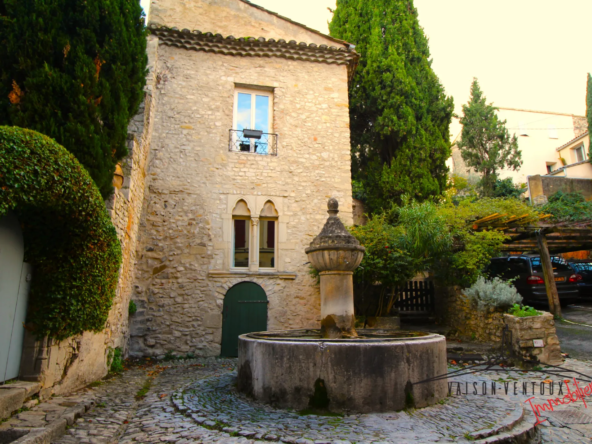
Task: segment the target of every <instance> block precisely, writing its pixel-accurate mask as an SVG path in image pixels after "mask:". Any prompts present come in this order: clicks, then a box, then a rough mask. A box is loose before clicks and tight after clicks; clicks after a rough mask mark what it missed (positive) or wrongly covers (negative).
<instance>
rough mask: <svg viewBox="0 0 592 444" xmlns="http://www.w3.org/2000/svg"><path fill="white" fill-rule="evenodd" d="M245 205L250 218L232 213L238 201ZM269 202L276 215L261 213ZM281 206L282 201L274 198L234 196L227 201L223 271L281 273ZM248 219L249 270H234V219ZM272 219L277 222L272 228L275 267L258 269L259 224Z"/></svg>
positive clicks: (283, 221)
mask: <svg viewBox="0 0 592 444" xmlns="http://www.w3.org/2000/svg"><path fill="white" fill-rule="evenodd" d="M241 201H242V202H244V203H245V204H246V207H247V208H248V212H249V215H248V216H247V215H246V213H243V214H235V208H236V207H237V205H238V204H239V203H240V202H241ZM268 202H270V203H271V204H272V205H273V209H274V210H275V212H276V215H273V216H270V215H269V214H264V213H263V211H264V209H265V206H266V204H267V203H268ZM282 207H283V199H282V198H278V197H276V196H235V197H234V198H231V199H229V200H228V207H227V213H226V215H224V217H223V219H226V220H228V222H229V223H228V224H226V226H225V228H224V239H225V240H228V242H227V247H226V251H227V258H228V259H227V260H226V261H225V262H226V265H225V267H224V268H226V269H227V270H229V271H230V272H231V273H233V272H234V273H244V272H246V271H248V272H254V273H275V272H278V271H279V270H280V260H281V248H280V247H281V246H282V243H283V242H282V240H283V238H285V237H286V223H287V218H286V217H285V216H282ZM246 218H248V219H249V222H250V223H249V225H248V226H249V228H250V230H251V231H250V234H249V261H248V264H249V266H248V267H235V266H233V263H234V220H235V219H246ZM261 219H263V220H269V219H274V220H275V222H276V225H275V256H274V264H275V266H274V267H272V268H266V267H260V266H259V233H260V229H259V221H260V220H261Z"/></svg>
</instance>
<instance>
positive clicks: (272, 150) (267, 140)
mask: <svg viewBox="0 0 592 444" xmlns="http://www.w3.org/2000/svg"><path fill="white" fill-rule="evenodd" d="M277 144H278V135H277V134H271V133H264V132H262V131H258V130H248V129H244V130H233V129H231V130H230V141H229V145H228V151H231V152H234V153H252V154H262V155H267V156H277Z"/></svg>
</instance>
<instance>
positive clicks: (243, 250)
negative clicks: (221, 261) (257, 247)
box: [233, 219, 250, 268]
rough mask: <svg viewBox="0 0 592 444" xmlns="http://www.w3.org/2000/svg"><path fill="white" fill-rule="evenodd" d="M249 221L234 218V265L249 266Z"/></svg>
mask: <svg viewBox="0 0 592 444" xmlns="http://www.w3.org/2000/svg"><path fill="white" fill-rule="evenodd" d="M249 227H250V224H249V221H248V220H244V219H234V257H233V266H234V267H245V268H246V267H248V266H249V231H250V230H249Z"/></svg>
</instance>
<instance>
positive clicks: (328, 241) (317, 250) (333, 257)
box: [305, 198, 365, 339]
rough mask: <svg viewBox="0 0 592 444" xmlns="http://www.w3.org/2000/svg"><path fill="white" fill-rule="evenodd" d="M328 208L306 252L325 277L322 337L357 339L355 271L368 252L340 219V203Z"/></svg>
mask: <svg viewBox="0 0 592 444" xmlns="http://www.w3.org/2000/svg"><path fill="white" fill-rule="evenodd" d="M327 207H328V211H327V212H328V213H329V218H328V219H327V222H326V223H325V226H324V227H323V229H322V230H321V232H320V233H319V235H318V236H317V237H316V238H315V239H314V240H313V241H312V242H311V243H310V247H308V248H307V249H306V250H305V252H306V254H307V255H308V259H309V261H310V262H311V264H312V266H313V267H315V268H316V269H317V270H318V271H319V272H320V277H321V336H322V337H323V338H331V339H336V338H351V337H356V336H357V333H356V330H355V328H354V324H355V317H354V283H353V271H354V270H355V269H356V268H357V267H358V266H359V265H360V262H362V258H363V257H364V251H365V248H364V247H363V246H361V245H360V243H359V242H358V240H357V239H356V238H355V237H353V236H352V235H351V234H350V233H349V232H348V231H347V230H346V229H345V227H344V226H343V223H342V222H341V220H340V219H339V217H337V214H338V213H339V203H338V202H337V199H334V198H331V199H329V202H328V203H327Z"/></svg>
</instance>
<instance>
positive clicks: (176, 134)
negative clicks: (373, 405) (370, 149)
mask: <svg viewBox="0 0 592 444" xmlns="http://www.w3.org/2000/svg"><path fill="white" fill-rule="evenodd" d="M149 26H150V28H151V36H150V39H151V45H153V46H154V47H155V48H156V50H155V52H156V53H155V54H154V55H153V56H152V58H153V59H154V60H155V63H154V66H153V67H152V68H151V69H153V70H154V72H153V74H154V76H155V79H156V80H155V83H156V89H157V90H158V92H157V94H156V95H155V97H156V99H155V100H156V103H155V109H156V111H155V117H154V123H153V125H154V127H153V132H152V140H151V154H150V159H149V165H148V168H147V184H146V191H145V194H144V198H143V210H142V219H141V221H140V229H139V236H138V249H137V252H136V264H135V283H134V291H133V295H132V298H133V299H134V301H135V302H136V304H137V306H138V308H139V310H138V312H137V313H136V314H135V315H134V316H133V317H132V319H131V340H130V354H131V355H132V356H162V355H164V354H165V353H174V354H177V355H184V354H189V353H191V354H196V355H202V356H217V355H220V354H221V353H222V354H223V355H228V356H231V355H233V354H234V353H235V344H236V342H237V341H236V336H237V335H238V334H239V333H241V332H244V330H251V331H252V329H268V330H279V329H288V328H303V327H316V326H318V325H319V321H320V320H319V317H320V297H319V290H318V286H317V284H316V280H315V279H314V278H313V277H311V275H310V273H309V270H310V268H309V265H308V264H307V262H308V260H307V258H306V255H305V253H304V249H305V247H306V246H308V244H309V243H310V241H312V239H313V238H314V236H316V235H317V234H318V232H319V231H320V229H321V227H322V225H323V223H324V221H325V219H326V214H325V210H326V202H327V199H328V198H329V197H335V198H337V199H338V200H339V202H340V204H341V212H340V216H341V217H342V218H343V221H344V223H346V224H351V223H352V194H351V171H350V139H349V110H348V79H349V77H350V76H351V74H352V73H353V69H354V68H355V63H356V61H357V57H358V55H357V54H356V53H355V51H354V50H353V49H352V48H350V45H348V44H347V43H346V42H342V41H339V40H335V39H332V38H330V37H328V36H325V35H323V34H320V33H318V32H316V31H314V30H311V29H308V28H306V27H304V26H302V25H299V24H297V23H294V22H292V21H290V20H289V19H286V18H284V17H281V16H278V15H277V14H274V13H271V12H269V11H266V10H264V9H263V8H260V7H258V6H255V5H252V4H250V3H249V2H247V1H243V0H217V1H213V0H192V1H186V2H179V1H175V0H153V2H152V5H151V17H150V25H149ZM180 30H182V31H180ZM151 47H152V46H151Z"/></svg>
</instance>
